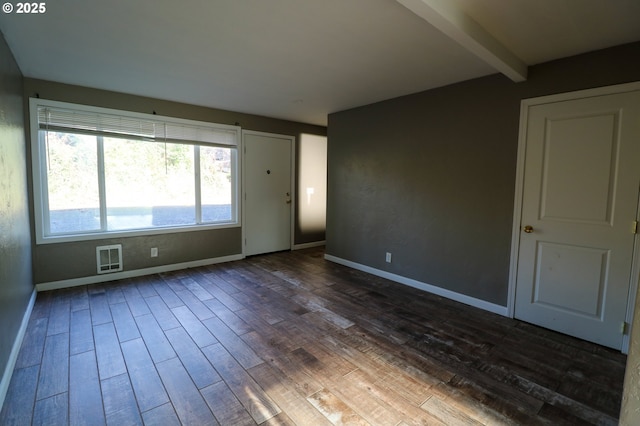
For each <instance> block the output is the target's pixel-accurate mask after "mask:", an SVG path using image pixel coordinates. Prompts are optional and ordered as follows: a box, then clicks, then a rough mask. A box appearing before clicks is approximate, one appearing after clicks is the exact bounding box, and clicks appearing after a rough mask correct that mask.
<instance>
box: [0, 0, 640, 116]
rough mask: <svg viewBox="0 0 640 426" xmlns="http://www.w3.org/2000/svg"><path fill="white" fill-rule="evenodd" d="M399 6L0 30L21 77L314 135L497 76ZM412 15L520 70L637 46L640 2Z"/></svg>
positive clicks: (277, 9)
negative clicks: (360, 110) (356, 110)
mask: <svg viewBox="0 0 640 426" xmlns="http://www.w3.org/2000/svg"><path fill="white" fill-rule="evenodd" d="M9 1H12V0H9ZM41 1H44V0H41ZM410 1H414V0H409V2H410ZM400 2H404V1H403V0H398V1H396V0H178V1H168V0H104V1H87V0H55V1H49V2H46V8H47V10H46V12H45V13H44V14H40V15H35V14H30V15H19V14H16V13H15V12H13V13H10V14H7V13H0V30H1V31H2V33H3V34H4V36H5V39H6V40H7V43H8V44H9V46H10V48H11V50H12V52H13V54H14V56H15V58H16V61H17V62H18V65H19V67H20V69H21V70H22V73H23V74H24V75H25V76H26V77H32V78H38V79H44V80H51V81H57V82H62V83H70V84H75V85H81V86H88V87H94V88H99V89H107V90H112V91H117V92H125V93H131V94H136V95H143V96H149V97H153V98H159V99H167V100H173V101H179V102H185V103H189V104H194V105H203V106H209V107H215V108H222V109H227V110H232V111H239V112H246V113H253V114H260V115H265V116H269V117H276V118H284V119H289V120H295V121H301V122H306V123H313V124H320V125H326V122H327V115H328V114H329V113H331V112H335V111H340V110H344V109H348V108H352V107H356V106H360V105H365V104H369V103H372V102H377V101H380V100H384V99H389V98H393V97H397V96H401V95H405V94H409V93H415V92H419V91H422V90H426V89H430V88H434V87H439V86H444V85H447V84H451V83H455V82H459V81H463V80H467V79H471V78H476V77H481V76H484V75H488V74H493V73H496V72H498V71H497V69H498V68H496V67H495V64H493V65H490V64H491V62H490V61H489V62H488V61H487V59H486V58H484V57H482V56H477V55H476V54H474V53H472V51H470V50H467V48H465V47H463V46H462V45H461V44H459V43H458V41H454V39H455V37H453V38H451V34H450V33H447V32H446V31H445V32H444V33H443V32H441V31H440V30H438V29H436V28H435V27H434V26H432V23H429V22H428V21H427V20H425V19H423V18H422V17H420V16H418V15H417V14H414V12H412V10H409V9H408V8H407V7H405V6H403V5H402V4H401V3H400ZM420 2H424V3H425V4H430V5H431V6H433V5H434V4H435V6H437V7H444V8H446V9H447V10H448V11H450V12H454V14H457V15H460V13H462V14H463V16H465V17H466V18H471V19H472V20H473V21H475V22H476V23H477V24H479V25H480V26H481V27H482V28H483V29H484V30H485V32H486V33H488V34H489V35H490V36H492V38H493V39H495V40H497V42H498V43H499V44H501V46H502V47H503V48H506V49H505V50H508V51H510V53H511V54H513V55H514V56H515V57H517V58H519V59H520V60H521V61H522V62H524V64H525V65H533V64H537V63H540V62H545V61H549V60H552V59H557V58H560V57H565V56H571V55H575V54H579V53H583V52H587V51H591V50H597V49H601V48H605V47H609V46H614V45H618V44H623V43H628V42H632V41H638V40H640V1H639V0H606V1H605V0H417V3H420ZM3 3H4V0H3ZM414 3H416V2H415V1H414ZM14 4H15V3H14ZM419 5H420V6H422V4H421V3H420V4H419ZM462 31H464V29H463V30H462ZM514 84H517V83H514Z"/></svg>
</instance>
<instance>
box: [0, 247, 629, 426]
mask: <svg viewBox="0 0 640 426" xmlns="http://www.w3.org/2000/svg"><path fill="white" fill-rule="evenodd" d="M624 367H625V356H623V355H621V354H620V353H617V352H615V351H611V350H609V349H605V348H602V347H600V346H597V345H593V344H590V343H586V342H583V341H579V340H577V339H573V338H570V337H567V336H562V335H559V334H557V333H553V332H550V331H547V330H543V329H540V328H537V327H534V326H532V325H529V324H525V323H522V322H519V321H516V320H511V319H508V318H504V317H500V316H497V315H493V314H490V313H487V312H484V311H481V310H478V309H475V308H471V307H468V306H465V305H461V304H458V303H455V302H452V301H449V300H446V299H442V298H439V297H436V296H433V295H430V294H427V293H424V292H421V291H418V290H414V289H412V288H409V287H405V286H402V285H399V284H395V283H392V282H390V281H386V280H384V279H381V278H377V277H373V276H370V275H367V274H365V273H362V272H358V271H354V270H351V269H348V268H345V267H342V266H339V265H336V264H333V263H330V262H327V261H325V260H323V251H322V250H321V249H309V250H304V251H298V252H291V253H278V254H272V255H266V256H257V257H253V258H249V259H246V260H243V261H238V262H232V263H226V264H221V265H215V266H210V267H202V268H197V269H189V270H185V271H180V272H177V273H170V274H162V275H153V276H149V277H144V278H137V279H130V280H123V281H118V282H114V283H111V284H105V285H93V286H85V287H76V288H72V289H65V290H57V291H53V292H46V293H40V294H39V295H38V298H37V301H36V305H35V308H34V311H33V314H32V316H31V320H30V323H29V327H28V330H27V335H26V337H25V340H24V344H23V346H22V349H21V352H20V355H19V358H18V361H17V364H16V368H15V372H14V375H13V379H12V381H11V385H10V388H9V392H8V395H7V399H6V401H5V404H4V407H3V409H2V412H1V414H0V424H1V425H14V424H15V425H28V424H48V425H65V424H71V425H81V424H88V425H99V424H105V423H106V424H112V425H118V426H120V425H127V424H142V423H144V424H148V425H153V424H158V425H170V424H180V423H182V424H189V425H205V424H218V423H219V424H222V425H238V424H247V425H252V424H264V425H275V424H285V425H289V424H297V425H322V424H371V425H412V424H446V425H452V424H463V425H467V424H487V425H495V424H552V425H559V424H616V423H617V421H616V418H617V416H618V412H619V406H620V399H621V392H622V382H623V375H624Z"/></svg>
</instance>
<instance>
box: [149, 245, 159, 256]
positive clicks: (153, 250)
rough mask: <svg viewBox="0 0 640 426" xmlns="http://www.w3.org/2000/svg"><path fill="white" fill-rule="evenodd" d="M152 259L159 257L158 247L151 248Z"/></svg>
mask: <svg viewBox="0 0 640 426" xmlns="http://www.w3.org/2000/svg"><path fill="white" fill-rule="evenodd" d="M151 257H158V247H151Z"/></svg>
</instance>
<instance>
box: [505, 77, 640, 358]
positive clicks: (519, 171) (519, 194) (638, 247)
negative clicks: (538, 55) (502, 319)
mask: <svg viewBox="0 0 640 426" xmlns="http://www.w3.org/2000/svg"><path fill="white" fill-rule="evenodd" d="M636 90H640V82H634V83H626V84H619V85H614V86H607V87H599V88H596V89H587V90H580V91H576V92H568V93H561V94H556V95H549V96H542V97H538V98H530V99H523V100H522V101H521V103H520V130H519V135H518V157H517V166H516V185H515V197H514V207H513V226H512V231H511V261H510V265H509V288H508V299H507V313H508V316H509V317H510V318H514V316H515V296H516V278H517V272H518V253H519V251H520V237H521V234H522V232H521V229H520V228H521V223H520V219H521V217H522V200H523V195H524V167H525V152H526V143H527V125H528V115H529V108H530V107H531V106H534V105H542V104H548V103H553V102H562V101H568V100H574V99H581V98H589V97H595V96H603V95H611V94H616V93H626V92H632V91H636ZM636 220H638V218H636ZM639 240H640V238H637V237H636V239H635V242H634V253H633V264H632V271H631V282H630V283H629V296H628V299H627V312H626V317H625V318H626V319H625V322H626V323H627V324H628V325H629V327H628V329H627V330H626V333H625V334H624V335H623V341H622V352H623V353H627V352H628V351H629V338H630V336H631V330H630V325H631V323H632V320H633V313H634V308H635V305H634V301H635V300H636V294H637V291H638V280H639V279H640V253H639V252H640V241H639Z"/></svg>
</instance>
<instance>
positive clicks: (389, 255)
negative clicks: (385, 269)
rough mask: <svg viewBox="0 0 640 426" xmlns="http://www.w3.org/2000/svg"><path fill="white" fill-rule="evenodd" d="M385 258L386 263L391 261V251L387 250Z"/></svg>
mask: <svg viewBox="0 0 640 426" xmlns="http://www.w3.org/2000/svg"><path fill="white" fill-rule="evenodd" d="M385 260H386V262H387V263H391V253H389V252H387V255H386V256H385Z"/></svg>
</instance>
